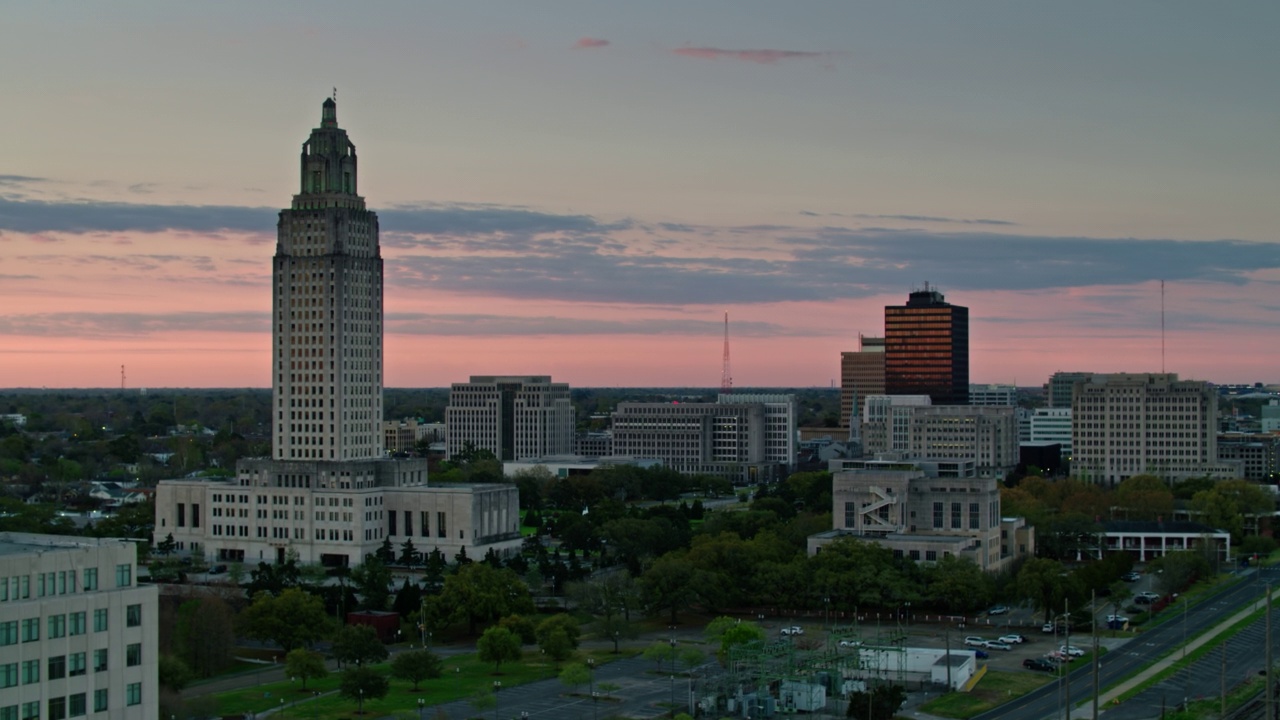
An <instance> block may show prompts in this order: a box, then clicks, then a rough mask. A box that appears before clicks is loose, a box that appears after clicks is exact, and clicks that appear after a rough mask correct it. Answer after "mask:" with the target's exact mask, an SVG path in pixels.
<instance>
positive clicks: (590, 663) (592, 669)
mask: <svg viewBox="0 0 1280 720" xmlns="http://www.w3.org/2000/svg"><path fill="white" fill-rule="evenodd" d="M587 670H588V672H589V673H590V674H589V675H588V677H589V678H590V683H591V717H592V718H598V717H600V716H599V714H598V713H599V710H598V709H597V708H596V698H597V697H599V696H598V695H596V659H595V658H587Z"/></svg>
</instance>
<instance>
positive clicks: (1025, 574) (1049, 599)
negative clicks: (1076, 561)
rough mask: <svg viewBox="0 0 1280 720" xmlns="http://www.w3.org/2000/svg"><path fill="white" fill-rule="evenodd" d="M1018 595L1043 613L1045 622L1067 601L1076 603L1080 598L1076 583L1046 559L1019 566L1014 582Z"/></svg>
mask: <svg viewBox="0 0 1280 720" xmlns="http://www.w3.org/2000/svg"><path fill="white" fill-rule="evenodd" d="M1015 582H1016V584H1017V588H1018V594H1019V595H1020V596H1021V597H1024V598H1027V599H1028V600H1031V601H1032V602H1034V603H1035V604H1036V607H1037V608H1039V609H1040V610H1042V611H1044V619H1045V622H1048V621H1049V618H1050V617H1052V615H1053V613H1056V612H1058V609H1059V608H1061V607H1063V606H1064V604H1065V602H1066V601H1067V600H1078V599H1079V598H1080V596H1081V594H1082V590H1081V588H1080V586H1079V581H1078V579H1077V578H1076V577H1075V576H1074V575H1071V574H1069V573H1067V572H1066V570H1065V569H1064V568H1063V567H1062V563H1060V562H1058V561H1057V560H1050V559H1048V558H1031V559H1029V560H1027V561H1026V562H1025V563H1023V564H1022V569H1021V570H1019V571H1018V576H1017V580H1016V581H1015Z"/></svg>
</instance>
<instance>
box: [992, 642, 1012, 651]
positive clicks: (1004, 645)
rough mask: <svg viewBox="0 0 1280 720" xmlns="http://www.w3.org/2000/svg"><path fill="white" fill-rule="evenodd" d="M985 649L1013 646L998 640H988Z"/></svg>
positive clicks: (1010, 647) (1007, 648) (1005, 648)
mask: <svg viewBox="0 0 1280 720" xmlns="http://www.w3.org/2000/svg"><path fill="white" fill-rule="evenodd" d="M987 649H988V650H1012V649H1013V646H1012V645H1010V644H1009V643H1004V642H1000V641H999V640H988V641H987Z"/></svg>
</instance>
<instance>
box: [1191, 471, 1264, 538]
mask: <svg viewBox="0 0 1280 720" xmlns="http://www.w3.org/2000/svg"><path fill="white" fill-rule="evenodd" d="M1191 509H1192V510H1193V511H1194V512H1196V513H1197V514H1199V516H1200V517H1199V520H1200V521H1201V522H1203V523H1204V524H1205V525H1209V526H1211V527H1215V528H1222V529H1223V530H1227V531H1228V532H1230V533H1231V541H1232V542H1233V543H1236V544H1239V543H1240V541H1241V539H1242V538H1243V536H1244V532H1245V530H1246V520H1247V521H1248V522H1249V523H1250V525H1251V526H1252V527H1249V528H1248V529H1250V530H1252V531H1253V532H1254V533H1255V534H1256V532H1257V530H1258V529H1259V528H1258V519H1259V518H1262V517H1267V516H1269V515H1271V514H1272V513H1273V512H1274V511H1275V497H1274V496H1273V495H1272V494H1271V493H1269V492H1267V491H1266V490H1263V489H1262V487H1261V486H1260V485H1258V484H1257V483H1252V482H1249V481H1248V480H1221V481H1219V482H1217V483H1215V484H1214V485H1213V487H1211V488H1209V489H1208V490H1201V491H1200V492H1197V493H1196V494H1195V495H1194V496H1193V497H1192V498H1191Z"/></svg>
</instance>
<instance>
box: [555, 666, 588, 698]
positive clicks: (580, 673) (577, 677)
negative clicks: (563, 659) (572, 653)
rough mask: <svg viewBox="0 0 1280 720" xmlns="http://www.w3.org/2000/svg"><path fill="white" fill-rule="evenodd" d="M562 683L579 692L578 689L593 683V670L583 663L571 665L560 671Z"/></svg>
mask: <svg viewBox="0 0 1280 720" xmlns="http://www.w3.org/2000/svg"><path fill="white" fill-rule="evenodd" d="M560 682H562V683H564V684H565V685H568V686H569V687H570V688H572V692H575V693H576V692H578V688H579V687H580V686H582V685H586V684H587V683H588V682H591V669H590V668H588V667H587V666H586V665H583V664H582V663H569V664H568V665H565V666H564V669H563V670H561V671H560Z"/></svg>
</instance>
